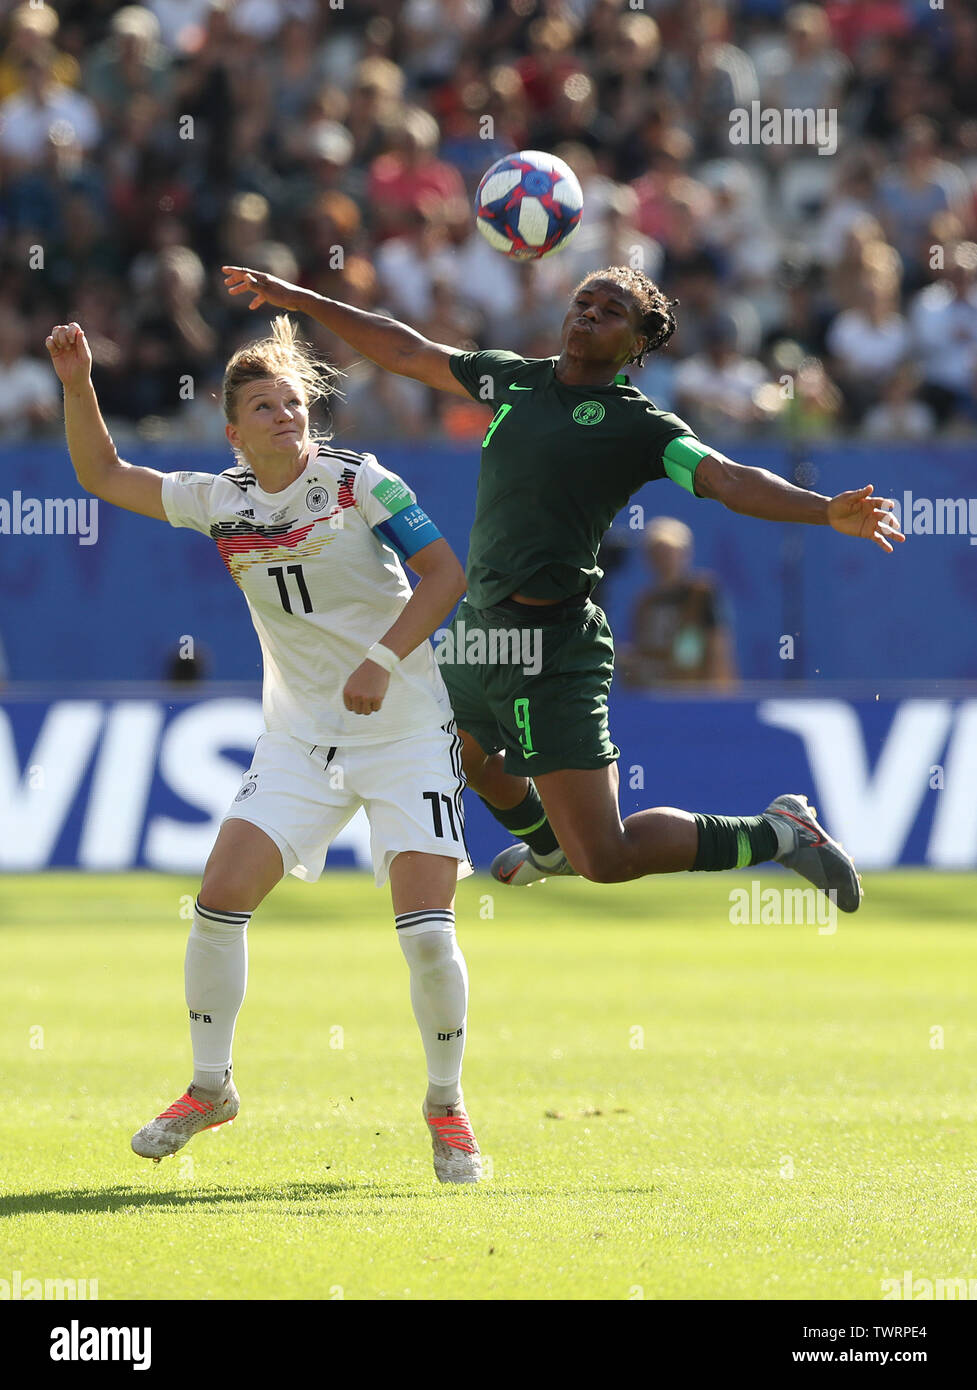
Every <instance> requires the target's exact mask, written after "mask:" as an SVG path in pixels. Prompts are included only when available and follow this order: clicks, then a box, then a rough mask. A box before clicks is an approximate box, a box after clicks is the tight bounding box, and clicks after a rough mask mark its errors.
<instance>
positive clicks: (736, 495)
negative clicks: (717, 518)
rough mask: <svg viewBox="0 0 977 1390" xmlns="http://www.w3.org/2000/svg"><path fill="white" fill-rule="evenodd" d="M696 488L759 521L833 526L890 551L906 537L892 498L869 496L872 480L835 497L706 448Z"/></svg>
mask: <svg viewBox="0 0 977 1390" xmlns="http://www.w3.org/2000/svg"><path fill="white" fill-rule="evenodd" d="M695 490H696V492H697V493H698V495H699V496H700V497H710V498H712V499H713V500H714V501H716V502H722V504H723V506H724V507H728V508H729V510H730V511H731V512H741V513H742V514H743V515H744V516H756V517H759V518H760V519H761V520H763V521H799V522H806V523H807V524H808V525H811V526H832V527H833V528H834V529H835V530H836V531H840V532H841V534H842V535H844V536H855V537H857V538H859V539H861V540H871V541H874V542H875V544H876V545H877V546H879V547H880V548H881V549H882V550H885V551H889V552H891V550H892V546H891V544H890V542H891V541H904V540H905V539H906V538H905V536H904V535H903V534H902V532H901V531H900V529H899V525H898V522H897V521H896V519H895V517H894V516H893V515H892V508H893V506H894V503H893V502H892V500H891V499H890V498H888V497H873V495H872V491H873V486H872V484H871V483H867V484H866V485H865V487H860V488H856V489H855V491H853V492H840V493H839V494H838V495H837V497H824V496H822V494H821V493H819V492H809V491H808V490H807V489H806V488H802V487H795V486H794V484H793V483H788V482H787V481H786V479H784V478H779V477H778V476H777V474H776V473H768V472H767V470H766V469H765V468H749V467H747V466H746V465H745V464H742V463H733V462H732V460H731V459H727V458H723V457H722V456H721V455H717V454H709V455H707V456H706V457H705V458H703V459H701V460H700V461H699V464H698V466H697V468H696V470H695Z"/></svg>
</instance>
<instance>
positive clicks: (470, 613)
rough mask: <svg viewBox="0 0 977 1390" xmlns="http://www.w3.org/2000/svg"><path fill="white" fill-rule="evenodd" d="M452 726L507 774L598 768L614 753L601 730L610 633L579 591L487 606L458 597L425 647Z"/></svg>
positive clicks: (608, 683) (610, 655)
mask: <svg viewBox="0 0 977 1390" xmlns="http://www.w3.org/2000/svg"><path fill="white" fill-rule="evenodd" d="M435 655H436V657H437V661H438V665H439V667H440V670H441V675H442V676H443V677H444V683H445V685H446V686H447V687H448V694H449V695H450V697H451V704H452V706H453V708H454V712H455V719H456V720H457V722H458V727H459V728H461V729H464V730H466V731H467V732H468V733H469V734H471V736H472V737H473V738H474V739H476V740H477V742H478V743H479V744H480V745H481V747H482V748H484V750H485V752H486V753H495V752H497V751H498V750H499V749H500V748H504V749H505V767H506V771H507V772H512V773H515V774H516V775H517V776H526V777H535V776H538V775H539V774H541V773H545V772H560V771H563V770H565V769H570V768H595V767H606V766H607V764H608V763H613V762H615V761H616V760H617V758H618V757H619V756H620V752H619V750H618V749H617V748H615V746H614V744H613V743H612V742H611V739H610V734H609V733H608V728H607V693H608V691H609V690H610V687H611V677H612V675H613V674H614V639H613V637H612V636H611V630H610V628H609V627H608V625H607V619H606V618H605V617H604V614H603V613H602V612H601V610H600V609H599V608H596V607H595V606H594V604H592V603H591V602H590V601H589V599H588V600H580V601H574V600H571V601H570V604H569V605H567V604H561V605H559V607H556V606H554V607H536V606H530V605H528V604H521V603H515V602H513V601H512V600H511V599H507V600H506V601H505V602H504V603H503V604H500V605H499V606H498V607H496V608H473V607H472V605H471V604H470V603H469V602H468V601H467V599H466V600H464V601H463V602H462V603H461V605H460V606H459V608H458V612H457V614H456V615H455V620H454V622H453V623H452V625H451V628H450V629H449V633H448V635H447V636H446V637H445V638H444V639H442V641H441V642H440V643H439V645H438V646H437V647H436V648H435Z"/></svg>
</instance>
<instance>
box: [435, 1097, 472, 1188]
mask: <svg viewBox="0 0 977 1390" xmlns="http://www.w3.org/2000/svg"><path fill="white" fill-rule="evenodd" d="M422 1113H423V1115H424V1118H425V1120H426V1121H427V1126H428V1129H429V1130H430V1131H431V1143H432V1145H433V1146H434V1172H435V1175H436V1176H437V1179H438V1182H455V1183H462V1182H478V1181H479V1179H480V1178H481V1176H482V1155H481V1151H480V1150H479V1147H478V1140H477V1139H476V1138H475V1131H474V1130H473V1129H472V1124H471V1120H469V1118H468V1116H467V1115H466V1114H465V1111H464V1109H463V1108H462V1106H460V1105H458V1106H451V1105H428V1104H427V1102H426V1101H425V1103H424V1106H423V1108H422Z"/></svg>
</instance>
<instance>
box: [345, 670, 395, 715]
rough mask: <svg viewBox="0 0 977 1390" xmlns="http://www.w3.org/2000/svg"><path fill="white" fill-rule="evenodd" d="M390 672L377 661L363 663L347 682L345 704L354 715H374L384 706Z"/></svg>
mask: <svg viewBox="0 0 977 1390" xmlns="http://www.w3.org/2000/svg"><path fill="white" fill-rule="evenodd" d="M389 684H390V672H389V671H385V670H384V669H383V667H382V666H378V665H377V664H376V662H375V661H363V662H361V663H360V664H359V666H357V668H356V670H355V671H354V672H353V674H352V675H351V676H350V678H349V680H348V681H347V682H346V686H345V689H344V690H343V704H344V705H345V706H346V708H347V709H348V710H350V711H351V712H352V713H353V714H374V713H375V712H376V711H377V710H378V709H379V708H380V706H381V705H382V704H383V697H384V695H386V693H387V686H388V685H389Z"/></svg>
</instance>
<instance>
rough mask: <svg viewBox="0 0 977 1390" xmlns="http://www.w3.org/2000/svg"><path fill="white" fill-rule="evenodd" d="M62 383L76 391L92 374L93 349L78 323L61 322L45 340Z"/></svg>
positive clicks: (70, 389)
mask: <svg viewBox="0 0 977 1390" xmlns="http://www.w3.org/2000/svg"><path fill="white" fill-rule="evenodd" d="M44 346H45V347H46V348H47V350H48V352H49V353H50V354H51V362H52V364H53V366H54V370H55V371H56V372H57V374H58V376H59V378H60V380H61V382H62V385H64V386H65V387H66V388H67V390H69V391H74V390H77V389H78V387H80V386H84V385H85V383H86V382H87V381H89V380H90V379H91V375H92V350H91V348H90V347H89V346H88V339H87V338H86V337H85V334H84V332H83V331H82V329H81V328H80V327H79V325H78V324H77V323H59V324H57V325H56V326H55V327H54V328H52V329H51V332H50V333H49V334H48V336H47V337H46V338H45V340H44Z"/></svg>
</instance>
